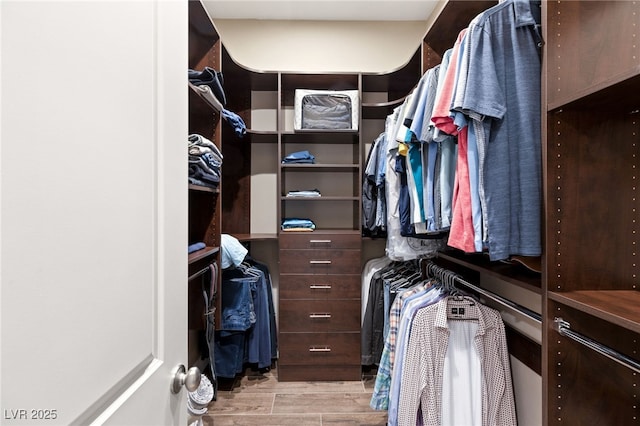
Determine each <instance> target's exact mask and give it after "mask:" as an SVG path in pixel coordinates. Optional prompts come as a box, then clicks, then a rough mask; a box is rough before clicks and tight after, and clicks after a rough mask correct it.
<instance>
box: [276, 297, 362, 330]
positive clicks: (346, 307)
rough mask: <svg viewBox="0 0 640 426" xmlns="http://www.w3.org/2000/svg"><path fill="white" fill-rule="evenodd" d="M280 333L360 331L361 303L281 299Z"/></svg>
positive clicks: (352, 301)
mask: <svg viewBox="0 0 640 426" xmlns="http://www.w3.org/2000/svg"><path fill="white" fill-rule="evenodd" d="M278 324H279V326H280V331H282V332H307V331H309V332H333V331H355V332H359V331H360V300H355V299H351V300H331V301H326V300H286V301H284V300H281V301H280V320H279V323H278Z"/></svg>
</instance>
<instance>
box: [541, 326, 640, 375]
mask: <svg viewBox="0 0 640 426" xmlns="http://www.w3.org/2000/svg"><path fill="white" fill-rule="evenodd" d="M553 328H554V329H555V330H556V331H557V332H558V333H559V334H560V335H561V336H566V337H568V338H570V339H572V340H575V341H576V342H578V343H581V344H583V345H584V346H586V347H588V348H590V349H593V350H594V351H596V352H598V353H599V354H601V355H604V356H606V357H607V358H609V359H611V360H613V361H615V362H617V363H618V364H621V365H624V366H625V367H627V368H630V369H632V370H633V371H635V372H636V373H640V363H639V362H638V361H636V360H635V359H633V358H629V357H628V356H626V355H624V354H621V353H620V352H618V351H616V350H614V349H611V348H610V347H608V346H605V345H603V344H602V343H599V342H596V341H595V340H593V339H590V338H588V337H586V336H584V335H582V334H580V333H578V332H575V331H573V330H571V324H569V323H568V322H567V321H565V320H563V319H562V318H560V317H557V318H554V320H553Z"/></svg>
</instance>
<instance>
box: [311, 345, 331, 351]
mask: <svg viewBox="0 0 640 426" xmlns="http://www.w3.org/2000/svg"><path fill="white" fill-rule="evenodd" d="M309 352H331V348H330V347H328V346H325V347H324V348H309Z"/></svg>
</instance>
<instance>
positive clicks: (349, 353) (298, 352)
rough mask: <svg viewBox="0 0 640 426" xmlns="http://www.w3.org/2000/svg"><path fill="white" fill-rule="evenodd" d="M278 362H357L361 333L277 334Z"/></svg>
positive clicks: (324, 363) (293, 363) (316, 363)
mask: <svg viewBox="0 0 640 426" xmlns="http://www.w3.org/2000/svg"><path fill="white" fill-rule="evenodd" d="M278 346H279V348H280V359H279V364H283V365H310V366H313V365H347V364H351V365H355V364H357V365H359V364H360V333H359V332H358V333H283V332H281V333H280V334H279V340H278Z"/></svg>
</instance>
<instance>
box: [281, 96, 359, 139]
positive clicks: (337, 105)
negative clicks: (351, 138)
mask: <svg viewBox="0 0 640 426" xmlns="http://www.w3.org/2000/svg"><path fill="white" fill-rule="evenodd" d="M358 110H359V98H358V91H357V90H311V89H296V91H295V99H294V120H293V129H294V130H358Z"/></svg>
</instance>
